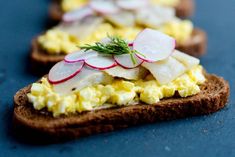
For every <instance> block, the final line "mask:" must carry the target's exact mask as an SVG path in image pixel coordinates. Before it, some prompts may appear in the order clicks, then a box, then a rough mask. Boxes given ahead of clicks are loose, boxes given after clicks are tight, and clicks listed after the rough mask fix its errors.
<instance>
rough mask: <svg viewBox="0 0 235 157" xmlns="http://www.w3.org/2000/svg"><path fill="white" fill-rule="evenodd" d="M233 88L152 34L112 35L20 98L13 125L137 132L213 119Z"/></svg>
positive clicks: (71, 57) (71, 134) (54, 132)
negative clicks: (157, 123)
mask: <svg viewBox="0 0 235 157" xmlns="http://www.w3.org/2000/svg"><path fill="white" fill-rule="evenodd" d="M228 97H229V85H228V83H227V81H225V80H224V79H223V78H221V77H218V76H216V75H211V74H207V73H206V72H205V70H204V69H203V67H202V66H201V65H200V64H199V59H197V58H194V57H192V56H189V55H187V54H185V53H182V52H180V51H178V50H175V40H174V38H172V37H170V36H168V35H165V34H163V33H161V32H159V31H156V30H152V29H145V30H143V31H142V32H140V33H139V34H138V36H137V37H136V38H135V40H134V41H133V42H131V43H128V41H126V40H123V39H122V38H120V37H115V36H108V37H107V38H104V39H102V40H101V41H100V42H97V43H95V44H91V45H90V44H86V45H84V46H82V47H81V50H79V51H78V52H74V53H71V54H68V55H67V56H66V57H65V58H64V60H63V61H60V62H58V63H57V64H55V65H54V66H53V68H52V69H51V70H50V72H49V74H48V75H45V76H44V77H43V78H42V79H41V80H40V81H38V82H36V83H33V84H32V85H29V86H27V87H25V88H23V89H21V90H19V91H18V92H17V93H16V95H15V96H14V104H15V105H14V125H15V126H17V127H19V128H24V129H26V130H30V132H31V133H32V132H37V133H40V134H45V135H48V136H49V137H57V138H58V139H60V138H75V137H81V136H86V135H90V134H95V133H100V132H107V131H112V130H115V129H118V128H125V127H128V126H132V125H137V124H142V123H150V122H155V121H162V120H171V119H177V118H184V117H189V116H196V115H202V114H210V113H213V112H216V111H218V110H219V109H221V108H223V107H224V106H225V105H226V102H227V101H228Z"/></svg>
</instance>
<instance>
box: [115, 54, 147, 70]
mask: <svg viewBox="0 0 235 157" xmlns="http://www.w3.org/2000/svg"><path fill="white" fill-rule="evenodd" d="M133 57H134V60H135V61H136V63H133V61H132V59H131V56H130V54H123V55H115V56H114V57H113V58H114V60H115V61H116V63H117V64H118V65H120V66H121V67H123V68H125V69H132V68H136V67H138V66H139V65H141V64H142V63H143V62H144V61H143V60H142V59H140V58H138V57H137V56H136V55H135V54H133Z"/></svg>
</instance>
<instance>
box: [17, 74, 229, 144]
mask: <svg viewBox="0 0 235 157" xmlns="http://www.w3.org/2000/svg"><path fill="white" fill-rule="evenodd" d="M206 78H207V81H206V82H205V83H204V84H203V85H201V87H200V88H201V92H200V93H199V94H197V95H194V96H191V97H186V98H180V97H177V96H174V97H172V98H167V99H163V100H161V101H160V102H158V103H156V104H154V105H145V104H142V103H141V104H138V105H133V106H127V107H118V108H110V109H102V110H97V111H91V112H84V113H80V114H73V115H67V116H60V117H56V118H55V117H53V116H52V114H51V113H49V112H47V111H46V110H44V111H37V110H35V109H34V108H33V107H32V104H30V103H29V102H28V99H27V96H26V94H27V93H29V92H30V87H31V86H30V85H29V86H27V87H25V88H23V89H21V90H19V91H18V92H17V93H16V95H15V96H14V116H13V117H14V118H13V119H14V126H15V127H16V128H18V129H19V130H24V131H23V133H26V132H27V130H28V131H29V133H37V137H38V136H39V134H40V135H42V136H43V137H47V138H48V139H57V140H58V139H71V138H78V137H82V136H87V135H91V134H96V133H101V132H109V131H113V130H116V129H119V128H126V127H129V126H133V125H139V124H143V123H152V122H156V121H164V120H173V119H178V118H184V117H191V116H197V115H204V114H210V113H213V112H216V111H218V110H220V109H222V108H223V107H224V106H225V105H226V103H227V101H228V97H229V85H228V83H227V81H225V80H224V79H223V78H221V77H218V76H215V75H209V74H206ZM153 94H154V93H153ZM34 137H35V136H34Z"/></svg>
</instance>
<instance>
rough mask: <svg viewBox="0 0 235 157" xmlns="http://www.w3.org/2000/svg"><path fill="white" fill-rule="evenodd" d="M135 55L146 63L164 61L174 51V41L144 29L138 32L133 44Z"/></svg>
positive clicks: (157, 32) (161, 34) (166, 36)
mask: <svg viewBox="0 0 235 157" xmlns="http://www.w3.org/2000/svg"><path fill="white" fill-rule="evenodd" d="M133 49H134V50H136V51H138V52H140V53H141V54H142V55H140V54H136V55H137V56H138V57H139V58H141V59H142V60H144V61H146V62H155V61H159V60H163V59H166V58H167V57H168V56H170V55H171V53H172V52H173V51H174V49H175V39H174V38H172V37H170V36H168V35H165V34H163V33H161V32H159V31H156V30H153V29H149V28H146V29H144V30H143V31H142V32H140V33H139V34H138V35H137V37H136V39H135V40H134V43H133Z"/></svg>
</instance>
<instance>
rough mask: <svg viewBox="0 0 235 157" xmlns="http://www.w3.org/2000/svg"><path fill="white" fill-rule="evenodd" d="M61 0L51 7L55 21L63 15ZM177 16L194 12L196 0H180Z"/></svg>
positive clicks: (52, 3) (50, 13)
mask: <svg viewBox="0 0 235 157" xmlns="http://www.w3.org/2000/svg"><path fill="white" fill-rule="evenodd" d="M60 4H61V0H52V2H51V4H50V7H49V16H50V18H51V19H52V20H54V21H60V20H61V18H62V16H63V14H64V13H63V10H62V8H61V5H60ZM175 9H176V16H178V17H180V18H187V17H189V16H192V15H193V13H194V0H180V3H179V4H178V5H177V6H176V7H175Z"/></svg>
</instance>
